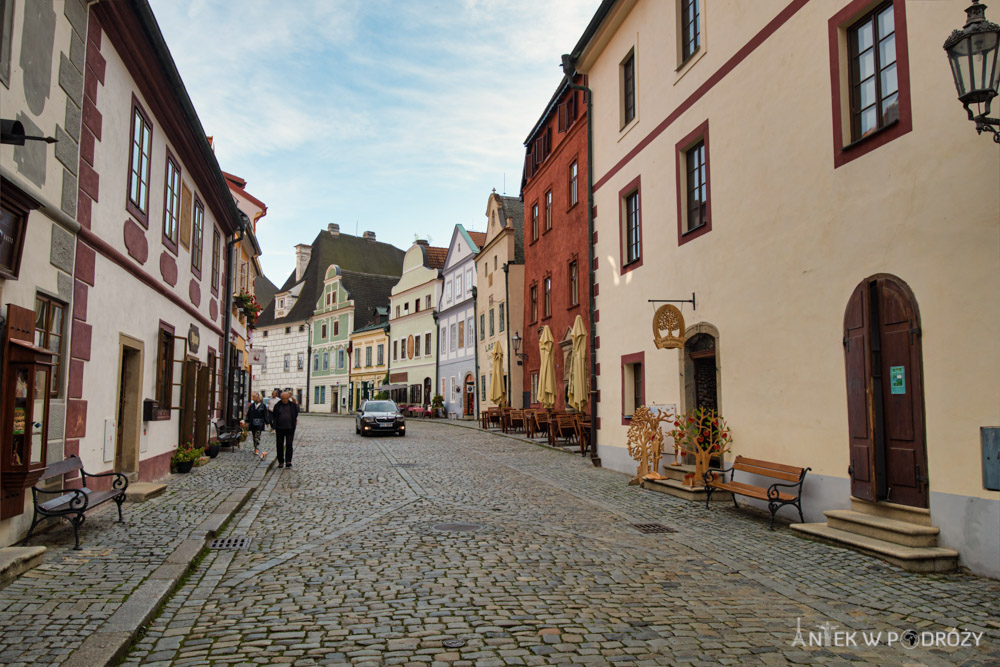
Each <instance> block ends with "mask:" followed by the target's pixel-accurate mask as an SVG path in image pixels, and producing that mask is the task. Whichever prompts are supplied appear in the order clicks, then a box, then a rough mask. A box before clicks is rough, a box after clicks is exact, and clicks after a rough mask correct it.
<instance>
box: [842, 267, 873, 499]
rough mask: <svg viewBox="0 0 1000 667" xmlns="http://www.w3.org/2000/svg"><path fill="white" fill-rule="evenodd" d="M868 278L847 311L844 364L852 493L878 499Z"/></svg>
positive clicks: (857, 289)
mask: <svg viewBox="0 0 1000 667" xmlns="http://www.w3.org/2000/svg"><path fill="white" fill-rule="evenodd" d="M867 290H868V281H864V282H862V283H861V284H860V285H858V286H857V288H855V290H854V293H853V294H852V295H851V298H850V301H848V303H847V310H846V311H845V313H844V365H845V368H846V372H847V430H848V442H849V447H850V468H849V469H848V470H849V472H850V475H851V494H852V495H853V496H855V497H857V498H862V499H864V500H875V442H874V438H875V436H874V431H875V429H874V424H873V422H872V419H873V412H872V392H871V341H870V334H869V329H870V326H869V317H870V315H869V314H870V310H869V303H868V292H867Z"/></svg>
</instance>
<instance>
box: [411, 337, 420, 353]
mask: <svg viewBox="0 0 1000 667" xmlns="http://www.w3.org/2000/svg"><path fill="white" fill-rule="evenodd" d="M413 338H414V341H413V356H414V357H419V356H420V334H417V335H416V336H414V337H413ZM411 358H412V357H411Z"/></svg>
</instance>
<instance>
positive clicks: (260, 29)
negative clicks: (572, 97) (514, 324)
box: [150, 0, 600, 286]
mask: <svg viewBox="0 0 1000 667" xmlns="http://www.w3.org/2000/svg"><path fill="white" fill-rule="evenodd" d="M150 5H151V6H152V8H153V12H154V14H155V15H156V19H157V22H158V23H159V25H160V30H161V31H162V33H163V35H164V38H165V39H166V42H167V45H168V46H169V48H170V52H171V54H172V55H173V58H174V61H175V62H176V64H177V68H178V70H179V71H180V74H181V77H182V78H183V80H184V85H185V87H186V88H187V91H188V95H190V97H191V100H192V101H193V102H194V106H195V109H197V111H198V116H199V117H200V119H201V123H202V126H203V127H204V128H205V132H206V133H207V134H209V135H212V136H214V138H215V154H216V157H217V159H218V161H219V166H220V167H221V168H222V169H223V170H224V171H227V172H229V173H231V174H235V175H237V176H239V177H241V178H243V179H245V180H246V181H247V187H246V190H247V192H249V193H250V194H252V195H253V196H255V197H257V198H258V199H260V200H261V201H263V202H264V203H265V204H267V207H268V210H267V215H266V216H265V217H264V218H262V219H261V221H260V222H259V223H258V225H257V237H258V240H259V241H260V245H261V248H262V249H263V253H262V255H261V257H260V262H261V266H262V268H263V269H264V273H265V275H267V277H268V278H269V279H270V280H271V281H272V282H274V283H275V284H277V285H279V286H280V285H281V284H282V283H283V282H284V281H285V279H286V277H287V276H288V274H289V273H290V272H291V271H292V270H293V269H294V267H295V250H294V246H295V245H296V244H298V243H311V242H312V240H313V239H314V238H315V237H316V234H317V233H318V232H319V231H320V230H321V229H326V227H327V225H328V224H329V223H337V224H339V225H340V230H341V232H344V233H349V234H354V233H355V231H356V232H357V234H359V235H360V234H362V233H363V232H365V231H373V232H375V234H376V238H377V239H378V240H380V241H386V242H388V243H392V244H393V245H396V246H397V247H399V248H402V249H404V250H405V249H406V248H408V247H409V246H410V245H411V244H412V243H413V241H414V240H415V239H417V238H426V239H428V240H429V241H430V242H431V244H432V245H438V246H447V245H448V243H449V242H450V240H451V234H452V230H453V229H454V226H455V224H456V223H461V224H462V225H464V226H465V228H466V229H470V230H476V231H484V230H485V228H486V215H485V214H486V202H487V197H488V196H489V194H490V192H491V191H492V190H493V189H494V188H495V189H496V191H497V192H498V193H504V192H506V193H507V194H509V195H512V196H517V195H518V194H520V185H521V170H522V168H523V164H524V140H525V138H526V137H527V135H528V133H529V132H530V131H531V129H532V127H533V126H534V124H535V122H537V120H538V118H539V117H540V116H541V114H542V112H543V111H544V109H545V105H546V103H547V102H548V101H549V98H550V97H551V96H552V94H553V93H554V92H555V89H556V87H557V86H558V85H559V83H560V81H561V80H562V70H561V68H560V56H561V54H563V53H568V52H569V51H571V50H572V48H573V46H575V45H576V42H577V40H578V39H579V38H580V35H581V34H582V33H583V31H584V29H585V28H586V26H587V24H588V23H589V21H590V19H591V17H592V16H593V14H594V12H595V11H596V10H597V7H598V6H599V5H600V0H420V1H418V2H413V1H403V0H280V1H279V0H241V1H240V2H233V1H232V0H150Z"/></svg>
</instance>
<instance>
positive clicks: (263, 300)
mask: <svg viewBox="0 0 1000 667" xmlns="http://www.w3.org/2000/svg"><path fill="white" fill-rule="evenodd" d="M253 292H254V296H255V297H257V303H259V304H260V305H261V306H263V307H264V308H267V304H269V303H271V301H272V300H273V299H274V295H275V294H277V293H278V287H277V286H276V285H275V284H274V283H272V282H271V281H270V280H268V279H267V276H257V277H256V278H255V279H254V281H253Z"/></svg>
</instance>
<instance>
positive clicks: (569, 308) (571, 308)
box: [566, 303, 580, 311]
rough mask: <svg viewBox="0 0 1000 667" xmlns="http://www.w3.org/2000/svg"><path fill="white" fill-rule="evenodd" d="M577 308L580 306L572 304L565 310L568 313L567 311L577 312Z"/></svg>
mask: <svg viewBox="0 0 1000 667" xmlns="http://www.w3.org/2000/svg"><path fill="white" fill-rule="evenodd" d="M579 307H580V304H578V303H574V304H573V305H572V306H567V308H566V310H567V311H569V310H577V309H578V308H579Z"/></svg>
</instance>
